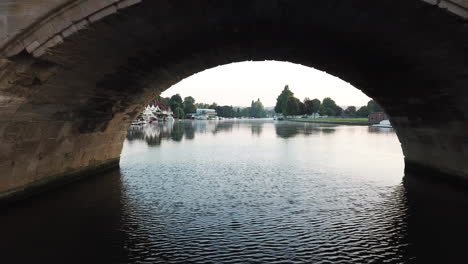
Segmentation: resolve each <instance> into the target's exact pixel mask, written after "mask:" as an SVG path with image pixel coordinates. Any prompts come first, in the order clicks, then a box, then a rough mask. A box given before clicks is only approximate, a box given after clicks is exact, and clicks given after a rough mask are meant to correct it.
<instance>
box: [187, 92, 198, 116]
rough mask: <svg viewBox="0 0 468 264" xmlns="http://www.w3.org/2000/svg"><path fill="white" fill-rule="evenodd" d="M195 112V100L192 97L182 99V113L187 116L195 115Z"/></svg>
mask: <svg viewBox="0 0 468 264" xmlns="http://www.w3.org/2000/svg"><path fill="white" fill-rule="evenodd" d="M195 111H197V108H196V107H195V99H194V98H193V97H192V96H187V97H185V98H184V112H185V113H187V114H189V113H195Z"/></svg>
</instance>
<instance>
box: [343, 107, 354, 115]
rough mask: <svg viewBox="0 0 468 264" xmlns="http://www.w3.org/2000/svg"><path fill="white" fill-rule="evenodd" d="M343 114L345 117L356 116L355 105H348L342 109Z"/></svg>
mask: <svg viewBox="0 0 468 264" xmlns="http://www.w3.org/2000/svg"><path fill="white" fill-rule="evenodd" d="M344 115H345V116H347V117H355V116H356V107H355V106H348V107H347V108H346V110H344Z"/></svg>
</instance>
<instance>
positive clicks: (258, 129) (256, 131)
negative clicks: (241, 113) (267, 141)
mask: <svg viewBox="0 0 468 264" xmlns="http://www.w3.org/2000/svg"><path fill="white" fill-rule="evenodd" d="M263 125H264V123H252V124H251V125H250V131H251V132H252V135H256V136H260V135H261V134H262V132H263Z"/></svg>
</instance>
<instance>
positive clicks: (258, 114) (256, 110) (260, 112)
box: [250, 98, 266, 118]
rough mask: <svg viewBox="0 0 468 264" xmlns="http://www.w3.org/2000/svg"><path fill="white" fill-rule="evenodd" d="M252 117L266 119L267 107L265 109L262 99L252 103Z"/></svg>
mask: <svg viewBox="0 0 468 264" xmlns="http://www.w3.org/2000/svg"><path fill="white" fill-rule="evenodd" d="M250 117H255V118H262V117H266V112H265V107H263V104H262V102H261V101H260V98H259V99H257V101H252V103H251V104H250Z"/></svg>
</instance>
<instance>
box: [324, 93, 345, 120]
mask: <svg viewBox="0 0 468 264" xmlns="http://www.w3.org/2000/svg"><path fill="white" fill-rule="evenodd" d="M322 105H323V108H324V109H323V110H322V111H323V112H324V114H325V115H326V116H340V115H341V114H342V112H343V109H341V107H339V106H338V105H336V103H335V101H333V99H331V98H330V97H326V98H324V99H323V102H322ZM320 115H322V114H320Z"/></svg>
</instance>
